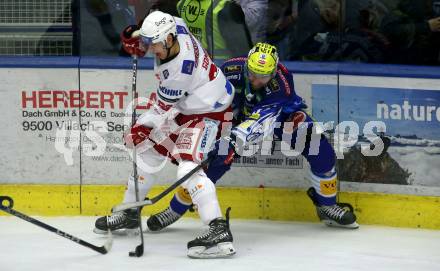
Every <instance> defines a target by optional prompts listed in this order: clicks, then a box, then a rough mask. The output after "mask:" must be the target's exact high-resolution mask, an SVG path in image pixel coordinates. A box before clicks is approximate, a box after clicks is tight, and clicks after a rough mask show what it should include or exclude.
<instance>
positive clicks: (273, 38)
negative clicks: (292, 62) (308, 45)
mask: <svg viewBox="0 0 440 271" xmlns="http://www.w3.org/2000/svg"><path fill="white" fill-rule="evenodd" d="M297 2H298V1H297V0H293V1H292V0H273V1H269V3H268V11H267V13H268V15H267V18H268V22H267V41H268V43H270V44H273V45H275V46H276V47H277V48H278V55H279V58H280V59H282V60H283V59H287V57H288V54H289V40H290V35H291V34H292V33H293V32H294V30H293V28H294V24H295V21H296V19H297V16H298V14H297V9H296V7H297V4H298V3H297Z"/></svg>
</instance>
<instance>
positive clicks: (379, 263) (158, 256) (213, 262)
mask: <svg viewBox="0 0 440 271" xmlns="http://www.w3.org/2000/svg"><path fill="white" fill-rule="evenodd" d="M36 218H37V219H40V220H42V221H43V222H45V223H48V224H50V225H52V226H54V227H57V228H59V229H60V230H63V231H66V232H67V233H70V234H72V235H75V236H76V237H79V238H81V239H84V240H85V241H88V242H90V243H93V244H95V245H99V246H100V245H102V244H104V242H105V240H106V237H104V236H100V235H96V234H94V233H93V232H92V229H93V225H94V221H95V219H96V218H95V217H56V218H53V217H36ZM143 226H144V227H145V218H144V224H143ZM201 226H202V225H201V223H200V222H199V221H198V220H195V219H182V220H181V221H178V222H177V223H176V224H174V225H172V226H171V227H170V228H169V229H167V230H165V231H163V232H161V233H150V232H145V233H144V237H145V253H144V256H143V257H141V258H131V257H128V252H129V251H132V250H134V248H135V247H136V246H137V245H138V244H139V243H140V238H139V236H133V235H129V236H114V241H113V248H112V250H111V251H110V252H109V253H108V254H107V255H100V254H98V253H97V252H95V251H93V250H90V249H88V248H85V247H83V246H80V245H78V244H76V243H73V242H72V241H69V240H67V239H65V238H62V237H59V236H57V235H55V234H54V233H51V232H48V231H46V230H44V229H41V228H39V227H37V226H34V225H32V224H30V223H28V222H25V221H23V220H20V219H18V218H15V217H10V216H9V217H5V216H2V217H0V251H1V252H0V270H1V271H11V270H20V271H21V270H37V271H38V270H44V271H50V270H57V271H58V270H61V271H71V270H72V271H73V270H75V271H78V270H81V271H82V270H84V271H93V270H106V271H110V270H121V271H137V270H142V271H162V270H170V271H171V270H172V271H177V270H178V271H181V270H203V271H216V270H225V271H233V270H237V271H238V270H240V271H244V270H265V271H268V270H289V271H295V270H299V271H307V270H311V271H336V270H368V271H378V270H387V271H391V270H396V271H397V270H398V271H403V270H408V271H409V270H411V271H428V270H432V271H439V270H440V231H432V230H419V229H401V228H389V227H379V226H364V225H361V228H359V229H358V230H348V229H336V228H328V227H326V226H324V225H322V224H318V223H294V222H271V221H245V220H232V221H231V229H232V232H233V234H234V239H235V240H234V241H235V248H236V249H237V254H236V255H235V256H234V257H232V258H230V259H210V260H194V259H189V258H187V256H186V243H187V242H188V241H189V240H191V239H193V238H194V237H195V236H196V235H197V234H198V233H200V232H202V231H203V230H202V228H201Z"/></svg>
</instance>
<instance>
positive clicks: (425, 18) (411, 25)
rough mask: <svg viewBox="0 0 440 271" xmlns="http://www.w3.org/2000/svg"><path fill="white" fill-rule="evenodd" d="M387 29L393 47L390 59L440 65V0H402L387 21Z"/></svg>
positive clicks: (384, 23) (391, 60) (384, 24)
mask: <svg viewBox="0 0 440 271" xmlns="http://www.w3.org/2000/svg"><path fill="white" fill-rule="evenodd" d="M383 31H384V33H385V34H386V35H387V37H388V38H389V39H390V41H391V46H392V52H393V54H391V55H390V59H389V62H391V63H401V64H422V65H438V64H440V58H439V50H440V1H439V0H417V1H415V0H414V1H412V0H400V2H399V3H398V4H397V6H396V8H395V9H394V10H393V11H392V16H390V17H389V18H386V19H385V21H384V22H383Z"/></svg>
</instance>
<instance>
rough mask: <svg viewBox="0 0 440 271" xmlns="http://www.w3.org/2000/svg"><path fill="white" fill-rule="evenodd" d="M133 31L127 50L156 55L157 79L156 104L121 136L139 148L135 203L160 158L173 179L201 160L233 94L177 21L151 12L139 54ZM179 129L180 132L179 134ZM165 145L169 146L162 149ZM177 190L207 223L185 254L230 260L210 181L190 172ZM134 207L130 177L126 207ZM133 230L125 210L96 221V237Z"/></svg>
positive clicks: (225, 223) (228, 238)
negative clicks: (171, 169)
mask: <svg viewBox="0 0 440 271" xmlns="http://www.w3.org/2000/svg"><path fill="white" fill-rule="evenodd" d="M138 32H139V31H138V29H137V28H136V27H135V26H131V27H128V28H127V29H126V31H125V32H124V35H125V38H126V40H128V41H131V43H130V42H128V43H127V44H126V45H127V46H126V47H128V50H127V51H129V52H130V53H136V54H137V55H143V54H144V53H145V52H143V50H142V47H143V48H145V49H147V48H148V50H150V52H152V53H153V54H154V56H155V66H154V73H155V75H156V78H157V79H158V80H159V86H158V88H157V90H156V94H157V101H156V104H155V106H153V107H152V109H150V110H149V111H147V112H146V113H144V114H142V115H141V116H140V117H139V118H138V120H137V122H136V124H135V125H134V126H133V127H132V128H131V130H130V132H129V133H128V134H127V135H126V136H125V139H126V144H127V145H133V146H134V147H135V148H137V149H136V150H137V161H138V163H137V168H138V172H139V198H141V199H143V198H145V196H146V194H147V192H148V191H149V189H150V188H151V186H152V184H153V183H154V182H155V180H156V179H157V176H156V174H155V173H156V171H155V169H157V168H160V166H161V165H162V163H163V160H164V157H168V158H169V159H171V161H172V162H174V163H175V164H178V169H177V179H180V178H181V177H182V176H184V175H185V174H186V173H188V172H189V171H191V170H192V169H193V168H194V167H196V166H197V165H198V164H199V163H200V162H201V161H202V160H203V159H204V157H206V155H207V153H208V152H209V151H210V149H211V148H210V146H213V145H212V144H213V143H214V142H215V140H216V138H217V137H218V135H219V134H220V133H219V127H221V124H222V123H223V122H224V121H226V120H225V116H228V112H231V103H232V100H233V96H234V88H233V86H232V85H231V84H230V83H229V82H228V81H227V80H226V78H225V76H224V75H223V73H222V71H221V70H220V69H219V68H218V67H217V66H216V65H215V64H214V63H213V62H212V60H211V59H210V57H209V55H208V54H207V53H206V52H205V51H204V50H203V48H202V46H201V45H200V43H199V42H198V41H197V40H196V39H195V38H194V37H193V36H192V35H191V34H190V32H189V31H188V28H187V27H186V25H185V23H184V22H183V20H182V19H180V18H177V17H173V16H171V15H169V14H166V13H163V12H160V11H155V12H152V13H151V14H149V15H148V16H147V17H146V18H145V20H144V22H143V24H142V27H141V28H140V45H141V48H140V49H139V47H137V44H136V40H137V39H136V37H135V36H136V34H135V35H133V33H138ZM133 41H134V42H133ZM133 44H134V45H133ZM130 46H131V47H130ZM171 112H172V113H171ZM229 115H230V114H229ZM170 116H171V117H170ZM182 126H183V127H185V128H183V129H182ZM177 127H179V128H177ZM176 128H177V129H180V130H178V132H177V130H176ZM157 131H159V132H157ZM173 131H174V132H173ZM169 142H172V143H173V144H171V145H170V144H165V143H169ZM211 143H212V144H211ZM179 191H180V193H181V194H182V195H186V196H187V197H188V200H192V202H193V203H194V204H195V206H196V207H197V209H198V213H199V215H200V218H201V220H202V221H203V222H204V223H205V224H207V225H209V230H208V232H207V233H205V234H203V235H201V236H198V237H196V238H195V239H194V240H192V241H190V242H189V243H188V256H189V257H194V258H211V257H226V256H231V255H233V254H235V249H234V247H233V245H232V241H233V238H232V234H231V231H230V229H229V212H228V211H227V212H226V219H224V218H223V216H222V214H221V210H220V206H219V202H218V199H217V195H216V189H215V186H214V183H213V182H212V181H211V180H210V179H209V178H208V177H207V176H206V174H205V173H204V171H203V170H200V171H199V172H197V173H196V174H193V175H192V177H191V178H189V179H188V180H187V181H186V182H184V183H183V184H182V186H181V188H180V190H179ZM186 191H188V192H187V193H185V192H186ZM134 201H135V192H134V180H133V177H132V176H131V177H130V178H129V180H128V185H127V189H126V191H125V195H124V202H134ZM137 225H138V221H137V216H136V210H129V211H125V212H120V213H115V214H113V215H111V216H105V217H101V218H99V219H98V220H97V221H96V223H95V227H96V228H95V232H105V231H107V229H108V228H110V230H119V229H134V228H136V227H137Z"/></svg>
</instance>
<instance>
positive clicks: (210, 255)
mask: <svg viewBox="0 0 440 271" xmlns="http://www.w3.org/2000/svg"><path fill="white" fill-rule="evenodd" d="M235 253H236V251H235V248H234V246H233V245H232V243H231V242H225V243H220V244H217V245H216V246H214V247H211V248H206V247H202V246H199V247H192V248H190V249H188V254H187V255H188V257H190V258H192V259H215V258H228V257H231V256H232V255H234V254H235Z"/></svg>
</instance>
